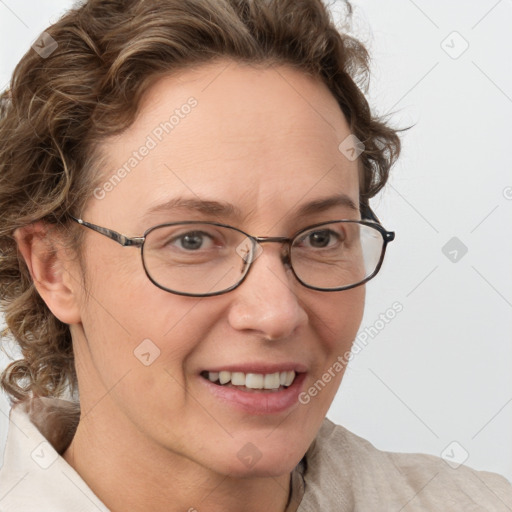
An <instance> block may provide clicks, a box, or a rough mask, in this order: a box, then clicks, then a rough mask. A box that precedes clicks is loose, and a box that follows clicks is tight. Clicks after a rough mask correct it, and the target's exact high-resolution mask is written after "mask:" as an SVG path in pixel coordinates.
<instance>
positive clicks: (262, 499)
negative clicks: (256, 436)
mask: <svg viewBox="0 0 512 512" xmlns="http://www.w3.org/2000/svg"><path fill="white" fill-rule="evenodd" d="M82 406H83V404H82ZM82 410H89V409H88V408H87V407H85V408H83V409H82ZM64 458H65V460H66V461H67V462H68V463H69V464H70V465H71V466H72V467H73V468H74V469H75V470H76V471H77V472H78V473H79V474H80V475H81V477H82V478H83V479H84V481H85V482H86V483H87V484H88V485H89V487H90V488H91V489H92V490H93V491H94V493H95V494H96V495H97V496H98V498H99V499H100V500H102V501H103V503H104V504H105V505H106V506H107V508H109V510H111V511H112V512H124V511H126V510H130V512H146V511H147V510H151V511H152V512H164V511H165V512H183V511H190V512H194V511H199V512H200V511H205V510H208V512H221V511H222V512H253V511H254V512H256V511H261V510H265V512H283V511H284V510H285V508H286V504H287V502H288V496H289V492H290V475H289V474H285V475H282V476H279V477H256V478H252V477H244V478H238V477H233V476H230V475H224V474H220V473H216V472H215V471H214V470H212V469H210V468H206V467H204V466H201V465H199V464H198V463H196V462H195V461H193V460H191V459H189V458H185V457H184V456H182V455H180V454H178V453H175V452H172V451H170V450H168V449H167V448H165V447H163V446H158V445H157V444H155V443H152V442H151V441H148V439H147V438H145V436H144V435H143V434H142V433H141V432H140V431H138V430H137V429H136V428H134V427H133V426H130V425H127V422H125V421H123V418H122V414H121V413H120V412H119V411H117V412H116V408H115V407H113V404H109V399H108V396H107V397H106V398H105V399H104V400H103V401H102V402H101V403H99V404H97V405H96V407H94V408H93V409H92V410H91V411H90V412H89V413H88V414H87V415H85V417H82V418H81V420H80V422H79V424H78V428H77V431H76V434H75V437H74V438H73V440H72V442H71V444H70V445H69V447H68V448H67V450H66V451H65V453H64Z"/></svg>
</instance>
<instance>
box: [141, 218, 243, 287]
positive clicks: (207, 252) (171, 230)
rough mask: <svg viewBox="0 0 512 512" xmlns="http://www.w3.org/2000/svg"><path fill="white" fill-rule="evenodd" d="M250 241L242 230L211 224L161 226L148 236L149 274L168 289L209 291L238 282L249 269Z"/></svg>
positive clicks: (146, 257) (145, 251)
mask: <svg viewBox="0 0 512 512" xmlns="http://www.w3.org/2000/svg"><path fill="white" fill-rule="evenodd" d="M250 248H251V241H250V239H248V238H247V237H246V236H245V235H244V234H243V233H241V232H239V231H237V230H235V229H231V228H227V227H222V226H215V225H212V224H200V223H197V224H180V225H176V226H159V227H158V228H156V229H154V230H152V231H151V232H150V233H148V235H147V236H146V242H145V244H144V248H143V258H144V265H145V267H146V272H147V273H148V275H149V277H150V278H151V279H152V280H153V281H154V282H155V283H157V284H159V285H160V286H162V287H164V288H167V289H169V290H172V291H175V292H180V293H189V294H197V295H202V294H210V293H216V292H220V291H224V290H227V289H228V288H231V287H232V286H234V285H236V284H237V283H238V282H239V281H240V280H241V279H242V278H243V276H244V275H245V273H246V272H247V266H248V265H247V263H246V261H247V259H248V257H249V255H250Z"/></svg>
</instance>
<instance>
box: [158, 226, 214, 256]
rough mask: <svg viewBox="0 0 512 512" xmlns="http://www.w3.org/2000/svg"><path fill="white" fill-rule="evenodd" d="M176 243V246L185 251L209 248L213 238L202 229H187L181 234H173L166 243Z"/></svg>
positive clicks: (212, 243)
mask: <svg viewBox="0 0 512 512" xmlns="http://www.w3.org/2000/svg"><path fill="white" fill-rule="evenodd" d="M174 243H177V244H178V248H180V249H185V250H186V251H198V250H201V249H210V248H212V246H213V245H214V238H213V237H212V236H211V235H209V234H208V233H206V232H204V231H189V232H187V233H183V234H182V235H178V236H174V237H173V238H172V239H170V240H169V241H168V243H167V244H166V245H173V244H174Z"/></svg>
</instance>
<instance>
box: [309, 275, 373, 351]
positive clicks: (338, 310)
mask: <svg viewBox="0 0 512 512" xmlns="http://www.w3.org/2000/svg"><path fill="white" fill-rule="evenodd" d="M365 292H366V289H365V286H364V285H363V286H358V287H357V288H352V289H350V290H344V291H341V292H333V293H332V294H329V295H330V296H329V297H327V300H323V301H322V302H319V303H321V304H322V307H321V308H318V307H317V308H315V312H316V314H315V316H316V318H317V321H316V324H317V331H319V332H321V333H322V335H321V337H322V339H323V340H324V343H325V347H326V352H327V353H328V354H330V355H332V354H333V353H335V352H336V353H337V352H338V351H339V350H340V349H347V347H348V348H350V346H351V345H352V342H353V341H354V339H355V337H356V334H357V331H358V330H359V326H360V325H361V321H362V318H363V313H364V300H365Z"/></svg>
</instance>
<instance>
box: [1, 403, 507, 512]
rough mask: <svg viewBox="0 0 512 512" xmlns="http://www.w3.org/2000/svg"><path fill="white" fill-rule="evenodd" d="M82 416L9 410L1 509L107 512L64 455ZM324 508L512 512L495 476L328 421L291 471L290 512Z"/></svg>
mask: <svg viewBox="0 0 512 512" xmlns="http://www.w3.org/2000/svg"><path fill="white" fill-rule="evenodd" d="M78 411H79V410H78V408H77V405H74V404H72V403H71V402H67V401H63V400H56V399H37V400H31V401H29V402H26V403H23V404H19V405H17V406H15V407H13V408H12V410H11V414H10V424H9V433H8V439H7V444H6V448H5V454H4V465H3V467H2V468H1V470H0V512H108V509H107V508H106V506H105V505H104V504H103V503H102V502H101V501H100V500H99V499H98V497H97V496H96V495H95V494H94V492H93V491H92V490H91V489H90V488H89V487H88V485H87V484H86V483H85V482H84V481H83V480H82V478H81V477H80V475H79V474H78V473H77V472H76V471H75V470H74V469H73V468H72V467H71V466H70V465H69V464H68V463H67V462H66V461H65V460H64V459H63V457H62V456H61V454H62V453H63V452H64V451H65V449H66V447H67V446H68V444H69V442H70V441H71V439H72V438H73V435H74V431H75V429H76V425H77V419H78V416H77V413H78ZM452 466H455V465H454V464H452ZM320 511H321V512H331V511H332V512H387V511H390V512H412V511H418V512H419V511H422V512H425V511H436V512H438V511H440V512H477V511H478V512H480V511H481V512H484V511H485V512H511V511H512V486H511V485H510V483H509V482H508V481H507V480H506V479H505V478H504V477H502V476H499V475H497V474H494V473H488V472H482V471H475V470H472V469H469V468H467V467H465V466H459V467H457V468H454V467H451V466H450V465H449V464H448V463H447V462H445V461H444V460H443V459H441V458H438V457H433V456H431V455H422V454H404V453H392V452H385V451H381V450H378V449H377V448H375V447H374V446H373V445H372V444H371V443H369V442H368V441H366V440H364V439H362V438H360V437H358V436H356V435H355V434H353V433H351V432H349V431H348V430H346V429H345V428H344V427H342V426H340V425H335V424H334V423H332V422H331V421H330V420H328V419H327V418H326V419H325V420H324V422H323V423H322V426H321V428H320V430H319V432H318V434H317V436H316V437H315V440H314V441H313V443H312V444H311V446H310V447H309V449H308V451H307V452H306V454H305V456H304V458H303V459H302V461H301V463H300V464H299V465H298V466H297V467H296V468H295V470H294V471H293V472H292V474H291V492H290V499H289V503H288V507H287V509H286V511H285V512H320ZM205 512H207V511H205Z"/></svg>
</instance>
